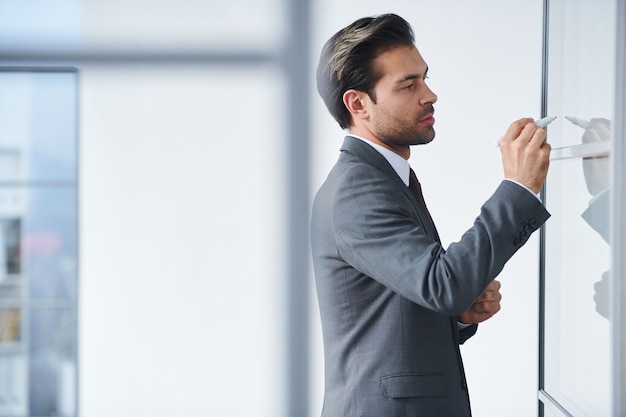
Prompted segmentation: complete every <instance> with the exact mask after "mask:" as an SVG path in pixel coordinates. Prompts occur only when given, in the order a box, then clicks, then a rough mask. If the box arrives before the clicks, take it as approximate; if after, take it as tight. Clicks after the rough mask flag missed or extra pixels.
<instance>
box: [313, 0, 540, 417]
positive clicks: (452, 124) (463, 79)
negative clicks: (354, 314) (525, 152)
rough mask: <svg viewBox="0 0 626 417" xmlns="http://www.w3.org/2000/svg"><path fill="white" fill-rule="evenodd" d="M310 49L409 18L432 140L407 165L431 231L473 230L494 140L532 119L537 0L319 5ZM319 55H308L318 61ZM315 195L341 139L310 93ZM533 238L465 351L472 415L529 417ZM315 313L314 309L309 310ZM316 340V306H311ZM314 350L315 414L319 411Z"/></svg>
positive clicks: (494, 175) (491, 173)
mask: <svg viewBox="0 0 626 417" xmlns="http://www.w3.org/2000/svg"><path fill="white" fill-rule="evenodd" d="M316 4H317V9H316V15H315V17H316V20H315V21H316V31H315V39H314V41H315V43H314V50H315V51H316V54H318V53H319V50H320V48H321V46H322V45H323V43H324V42H325V41H326V39H327V38H328V37H330V36H331V35H332V34H333V33H335V32H336V31H337V30H338V29H339V28H341V27H343V26H345V25H347V24H348V23H350V22H352V21H354V20H355V19H357V18H359V17H362V16H369V15H373V14H379V13H386V12H394V13H398V14H400V15H401V16H403V17H404V18H406V19H407V20H408V21H409V22H410V23H411V24H412V25H413V29H414V31H415V35H416V43H417V47H418V49H419V50H420V52H421V54H422V56H423V57H424V59H425V60H426V62H427V63H428V65H429V77H430V80H429V85H430V86H431V87H432V89H433V90H434V91H435V93H436V94H437V95H438V102H437V103H436V104H435V118H436V120H437V122H436V124H435V129H436V132H437V135H436V138H435V140H434V142H432V143H431V144H429V145H427V146H423V147H415V148H413V152H412V156H411V164H412V166H414V168H415V170H416V172H417V175H418V176H419V177H420V182H421V183H422V186H423V188H424V194H425V198H426V201H427V204H428V206H429V209H430V211H431V213H432V214H433V217H434V220H435V222H436V223H437V227H438V229H439V232H440V235H441V237H442V240H443V242H444V245H447V244H449V243H451V242H453V241H456V240H458V239H459V238H460V237H461V234H462V233H463V232H464V231H465V230H467V228H469V227H470V226H471V225H472V222H473V220H474V218H475V217H476V216H477V215H478V212H479V209H480V206H481V205H482V203H484V202H485V201H486V199H487V198H488V197H489V196H490V195H491V193H492V192H493V191H494V190H495V188H496V187H497V184H499V182H500V181H501V179H502V168H501V164H500V153H499V151H498V149H497V148H496V147H495V140H496V139H497V138H499V137H500V136H502V134H504V132H505V131H506V129H507V128H508V125H509V124H510V123H511V122H512V121H513V120H515V119H518V118H520V117H526V116H528V117H535V118H539V117H540V97H541V95H540V94H541V41H542V27H541V21H542V2H541V1H524V0H519V1H507V2H503V1H497V0H481V1H465V0H448V1H439V2H434V1H429V2H414V1H410V2H409V1H393V0H390V1H386V2H380V1H374V0H370V1H342V2H333V1H330V0H328V1H320V2H317V3H316ZM315 59H316V60H317V55H316V57H315ZM314 109H315V112H316V113H315V117H316V118H315V123H314V126H316V131H315V134H314V145H315V147H314V158H315V159H314V160H315V164H314V165H313V167H314V173H313V174H314V175H313V183H314V184H313V188H315V189H316V188H317V187H318V186H319V185H320V184H321V181H323V178H324V177H325V175H326V172H327V171H328V169H329V167H330V166H331V165H332V164H333V163H334V161H335V160H336V158H337V155H338V148H339V146H340V145H341V142H342V139H343V132H342V131H341V130H339V127H338V126H337V125H336V124H335V123H334V122H333V121H332V119H331V117H330V116H329V115H328V113H327V111H326V109H325V108H324V105H323V103H322V101H321V99H320V98H319V97H317V96H316V97H314ZM538 254H539V249H538V234H536V235H535V236H533V237H532V238H531V239H530V240H529V242H528V243H527V244H526V246H525V247H523V248H522V249H521V250H520V251H519V252H518V253H517V254H516V256H515V257H514V258H513V259H512V260H511V261H510V262H509V263H508V264H507V266H506V267H505V269H504V271H503V272H502V273H501V274H500V276H499V278H498V279H499V280H500V281H501V282H502V290H501V292H502V294H503V300H502V311H501V312H500V313H498V314H497V315H496V316H494V317H493V318H492V319H491V320H489V321H488V322H485V323H484V324H482V325H481V326H480V327H479V331H478V333H477V335H476V336H475V337H474V338H472V339H470V340H469V341H468V342H466V344H465V345H464V346H463V348H462V353H463V357H464V361H465V367H466V371H467V378H468V384H469V390H470V396H471V401H472V406H473V411H474V414H475V415H476V416H480V417H490V416H493V417H500V416H512V417H517V416H519V417H526V416H532V415H536V409H537V400H536V398H537V397H536V389H537V367H538V365H537V360H538V355H537V352H538V339H537V332H538V328H537V321H538V300H537V295H538V271H539V267H538ZM314 308H315V305H314ZM312 314H313V317H314V319H313V320H312V323H313V325H314V326H318V327H316V328H314V332H316V333H315V337H316V338H317V342H316V343H317V345H318V346H320V345H321V338H320V336H319V324H318V321H319V320H315V319H316V318H317V311H313V313H312ZM322 360H323V358H322V355H321V353H318V356H317V357H316V358H314V359H313V362H312V363H313V367H314V371H315V372H316V375H315V377H316V378H317V379H316V380H315V382H314V383H313V386H314V388H315V389H316V393H315V395H316V398H318V399H317V400H316V402H315V403H314V404H313V407H314V410H315V411H314V412H313V415H318V414H319V411H318V410H319V409H320V405H321V398H322V395H323V394H322V389H323V381H322V379H321V378H322V375H323V373H322V372H320V367H321V364H322Z"/></svg>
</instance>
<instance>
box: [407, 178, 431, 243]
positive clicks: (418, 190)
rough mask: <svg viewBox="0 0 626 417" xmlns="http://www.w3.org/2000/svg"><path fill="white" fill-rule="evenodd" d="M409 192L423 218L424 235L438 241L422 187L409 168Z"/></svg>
mask: <svg viewBox="0 0 626 417" xmlns="http://www.w3.org/2000/svg"><path fill="white" fill-rule="evenodd" d="M409 191H410V192H411V194H413V197H414V198H415V201H416V202H417V205H418V206H419V208H420V210H421V213H420V214H421V215H422V217H423V218H424V223H425V225H424V226H425V228H426V233H428V235H429V236H431V237H433V238H435V239H438V237H437V231H436V229H435V224H434V223H433V219H432V218H431V217H430V213H429V212H428V208H426V202H425V201H424V196H423V195H422V186H421V185H420V182H419V181H418V180H417V176H416V175H415V171H413V168H411V171H410V174H409Z"/></svg>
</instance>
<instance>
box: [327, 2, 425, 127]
mask: <svg viewBox="0 0 626 417" xmlns="http://www.w3.org/2000/svg"><path fill="white" fill-rule="evenodd" d="M414 44H415V36H414V34H413V30H412V29H411V26H410V25H409V23H408V22H407V21H406V20H404V19H403V18H401V17H400V16H397V15H395V14H384V15H380V16H375V17H364V18H362V19H359V20H357V21H355V22H354V23H352V24H350V25H348V26H346V27H345V28H343V29H341V30H340V31H339V32H337V33H335V34H334V35H333V36H332V37H331V38H330V39H329V40H328V41H327V42H326V44H325V45H324V47H323V48H322V53H321V55H320V60H319V64H318V67H317V91H318V92H319V94H320V96H322V99H323V100H324V103H326V107H327V108H328V111H330V114H331V115H332V116H333V117H334V118H335V120H336V121H337V122H338V123H339V126H341V128H343V129H345V128H347V127H349V126H350V124H351V121H352V118H351V115H350V112H349V111H348V109H347V108H346V106H344V104H343V94H344V93H345V92H346V91H348V90H350V89H355V90H358V91H363V92H365V93H367V94H368V95H369V96H370V97H371V99H372V100H373V101H374V102H376V96H375V94H374V85H375V84H376V82H377V81H378V80H379V78H380V77H381V74H379V73H377V72H376V68H374V65H373V61H374V59H376V57H377V56H378V55H379V54H381V53H382V52H386V51H388V50H390V49H392V48H393V47H395V46H400V45H406V46H411V45H414Z"/></svg>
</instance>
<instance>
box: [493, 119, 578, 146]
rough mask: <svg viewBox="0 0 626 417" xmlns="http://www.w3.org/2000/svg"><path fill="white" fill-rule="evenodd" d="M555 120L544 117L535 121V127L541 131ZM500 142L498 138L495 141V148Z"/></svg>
mask: <svg viewBox="0 0 626 417" xmlns="http://www.w3.org/2000/svg"><path fill="white" fill-rule="evenodd" d="M556 118H557V116H548V117H544V118H543V119H539V120H535V126H537V127H540V128H542V129H543V128H545V127H546V126H548V125H549V124H550V123H552V122H553V121H555V120H556ZM572 123H573V122H572ZM500 141H502V138H500V139H498V140H497V141H496V146H500Z"/></svg>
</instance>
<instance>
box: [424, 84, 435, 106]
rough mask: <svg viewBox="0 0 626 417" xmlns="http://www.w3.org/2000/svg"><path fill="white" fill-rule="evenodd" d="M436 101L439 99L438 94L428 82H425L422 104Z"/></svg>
mask: <svg viewBox="0 0 626 417" xmlns="http://www.w3.org/2000/svg"><path fill="white" fill-rule="evenodd" d="M436 101H437V94H435V93H433V90H431V89H430V88H429V87H428V86H427V85H426V84H424V93H423V94H422V97H421V100H420V104H421V105H427V104H434V103H435V102H436Z"/></svg>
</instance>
